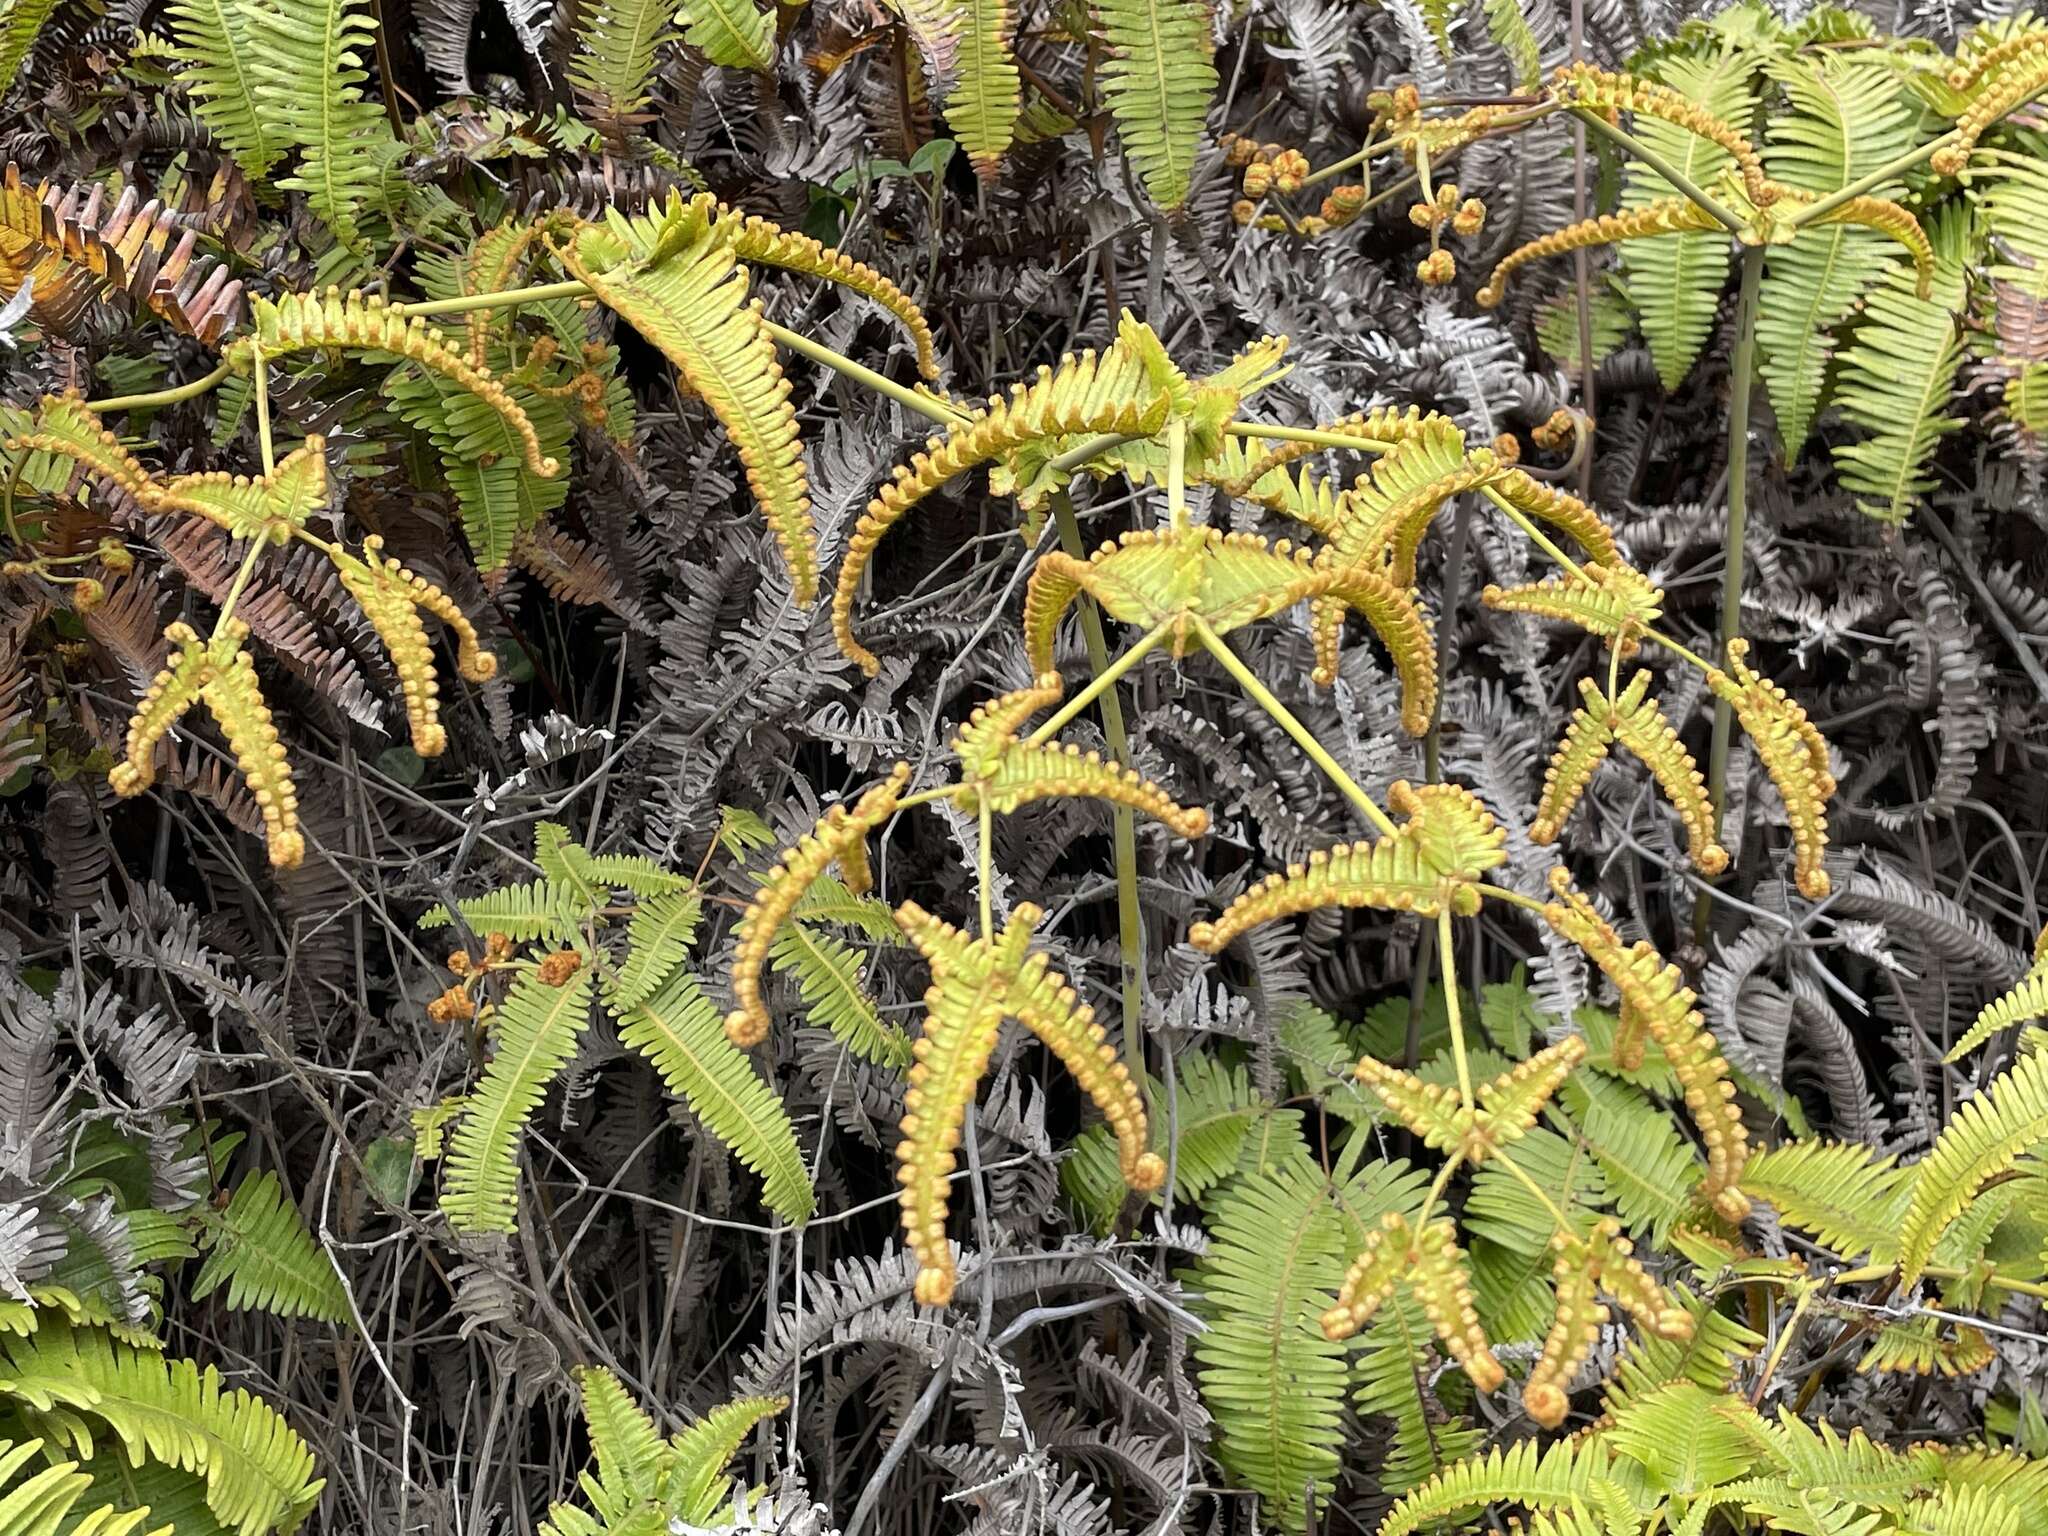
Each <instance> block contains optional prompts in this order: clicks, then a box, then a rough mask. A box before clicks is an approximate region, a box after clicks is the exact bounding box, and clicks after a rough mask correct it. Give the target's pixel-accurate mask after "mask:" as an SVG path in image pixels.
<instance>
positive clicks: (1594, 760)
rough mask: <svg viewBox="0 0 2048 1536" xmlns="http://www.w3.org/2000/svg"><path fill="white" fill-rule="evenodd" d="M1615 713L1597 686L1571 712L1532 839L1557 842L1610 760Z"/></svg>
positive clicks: (1549, 771)
mask: <svg viewBox="0 0 2048 1536" xmlns="http://www.w3.org/2000/svg"><path fill="white" fill-rule="evenodd" d="M1488 590H1489V591H1492V590H1495V589H1493V588H1488ZM1644 675H1647V674H1644ZM1581 683H1582V684H1583V683H1584V680H1583V679H1581ZM1581 691H1582V692H1583V687H1582V690H1581ZM1613 713H1614V712H1613V711H1612V710H1611V709H1609V708H1608V707H1607V699H1606V696H1605V695H1603V694H1602V693H1601V692H1600V690H1599V689H1598V688H1594V689H1593V691H1592V693H1591V694H1590V695H1589V696H1587V698H1586V702H1585V703H1584V704H1582V705H1581V706H1580V707H1579V708H1577V709H1575V710H1573V711H1572V718H1571V721H1570V723H1569V724H1568V725H1566V726H1565V728H1564V735H1563V736H1562V737H1561V738H1559V740H1558V743H1557V750H1556V751H1554V752H1552V753H1551V754H1550V765H1549V766H1548V767H1547V768H1545V769H1544V770H1543V794H1542V797H1541V798H1540V799H1539V800H1538V801H1537V802H1536V819H1535V820H1533V821H1531V822H1530V823H1529V841H1530V842H1532V843H1535V844H1537V845H1539V846H1543V847H1547V846H1549V845H1550V844H1551V843H1554V842H1556V841H1557V838H1558V834H1559V833H1560V832H1562V831H1563V830H1564V824H1565V820H1566V818H1568V817H1569V816H1570V815H1571V813H1572V810H1573V808H1574V807H1575V806H1577V805H1578V803H1579V796H1581V795H1583V794H1584V793H1585V792H1586V786H1587V785H1588V784H1590V783H1592V782H1593V775H1594V774H1595V773H1597V772H1598V771H1599V769H1600V765H1601V764H1602V763H1604V762H1605V761H1607V749H1608V748H1609V747H1610V746H1612V745H1613V744H1614V722H1613V719H1612V716H1613Z"/></svg>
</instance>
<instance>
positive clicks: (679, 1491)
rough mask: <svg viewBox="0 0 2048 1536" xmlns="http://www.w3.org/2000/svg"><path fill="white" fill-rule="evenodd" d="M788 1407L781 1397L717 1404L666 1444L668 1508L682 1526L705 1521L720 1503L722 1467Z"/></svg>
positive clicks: (724, 1484)
mask: <svg viewBox="0 0 2048 1536" xmlns="http://www.w3.org/2000/svg"><path fill="white" fill-rule="evenodd" d="M788 1406H789V1399H788V1398H786V1397H742V1398H737V1399H735V1400H734V1401H732V1402H729V1403H720V1404H719V1405H718V1406H717V1407H716V1408H714V1409H712V1410H711V1411H710V1412H709V1413H707V1414H705V1415H704V1417H703V1418H701V1419H699V1420H698V1421H697V1422H696V1423H694V1424H692V1425H691V1426H690V1427H689V1428H688V1429H686V1430H684V1431H683V1432H682V1433H681V1434H679V1435H675V1436H673V1437H671V1438H670V1440H669V1449H670V1452H671V1454H672V1456H673V1460H672V1461H671V1463H670V1465H669V1467H668V1469H667V1473H668V1478H667V1486H668V1496H667V1503H668V1507H669V1509H670V1510H672V1511H673V1512H674V1516H673V1517H674V1518H676V1519H679V1520H681V1521H683V1522H684V1523H685V1524H686V1525H690V1524H699V1523H701V1522H703V1521H707V1520H710V1519H711V1518H712V1517H713V1516H714V1515H716V1514H717V1513H718V1509H719V1506H720V1505H721V1504H723V1503H724V1502H725V1498H724V1494H725V1491H726V1487H727V1483H728V1479H727V1477H726V1470H725V1469H726V1465H727V1463H729V1462H730V1461H731V1460H732V1459H733V1457H735V1456H737V1455H738V1454H739V1449H740V1446H741V1445H742V1444H744V1443H745V1441H746V1438H747V1436H748V1435H749V1434H750V1433H752V1432H753V1428H754V1426H755V1425H756V1424H758V1423H760V1422H761V1421H762V1420H763V1419H766V1418H771V1417H773V1416H774V1415H775V1414H778V1413H780V1412H782V1410H783V1409H785V1408H787V1407H788Z"/></svg>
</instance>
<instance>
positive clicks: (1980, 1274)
mask: <svg viewBox="0 0 2048 1536" xmlns="http://www.w3.org/2000/svg"><path fill="white" fill-rule="evenodd" d="M1897 1269H1898V1265H1897V1264H1895V1263H1885V1264H1865V1265H1864V1266H1862V1267H1861V1268H1860V1269H1845V1270H1843V1271H1842V1272H1841V1273H1840V1274H1838V1275H1836V1276H1835V1281H1834V1283H1835V1284H1836V1285H1860V1284H1862V1283H1864V1282H1865V1281H1869V1280H1882V1279H1884V1278H1886V1277H1887V1276H1889V1275H1891V1274H1893V1273H1895V1272H1896V1271H1897ZM1920 1273H1921V1274H1922V1275H1924V1276H1926V1277H1927V1278H1928V1279H1929V1280H1962V1279H1972V1280H1975V1279H1981V1280H1982V1281H1983V1282H1984V1283H1985V1284H1986V1285H1988V1286H1991V1287H1992V1288H1994V1289H1996V1290H2001V1291H2011V1292H2012V1293H2013V1294H2015V1295H2018V1296H2038V1297H2041V1298H2043V1299H2044V1300H2048V1284H2043V1283H2042V1282H2041V1281H2038V1280H2021V1279H2019V1278H2018V1277H2016V1276H2013V1275H2002V1274H2000V1273H1999V1272H1998V1271H1997V1270H1990V1271H1978V1270H1974V1269H1972V1270H1961V1269H1948V1268H1945V1267H1944V1266H1942V1265H1939V1264H1929V1265H1928V1266H1927V1267H1926V1268H1924V1269H1922V1270H1921V1271H1920Z"/></svg>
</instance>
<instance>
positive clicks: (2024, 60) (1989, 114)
mask: <svg viewBox="0 0 2048 1536" xmlns="http://www.w3.org/2000/svg"><path fill="white" fill-rule="evenodd" d="M1990 52H1991V53H1997V52H1998V50H1997V49H1992V50H1990ZM1977 83H1978V86H1979V89H1978V92H1977V94H1976V96H1975V97H1973V98H1972V99H1971V101H1970V104H1969V106H1968V107H1967V108H1965V109H1964V111H1963V115H1962V116H1961V117H1959V118H1957V119H1956V134H1957V139H1956V142H1955V143H1954V144H1951V145H1949V146H1947V147H1946V148H1943V149H1940V150H1937V151H1936V152H1935V154H1934V156H1933V157H1932V159H1930V160H1929V162H1928V163H1929V164H1930V165H1931V166H1933V168H1934V169H1935V170H1936V171H1937V172H1939V173H1940V174H1941V175H1943V176H1960V175H1961V174H1962V173H1963V169H1964V167H1966V166H1967V165H1969V163H1970V156H1971V154H1972V153H1973V152H1974V151H1975V150H1976V148H1977V140H1978V139H1980V138H1982V137H1983V136H1984V132H1985V130H1986V129H1988V128H1989V127H1990V126H1991V125H1992V124H1993V123H1995V122H1997V121H1998V120H1999V119H2000V118H2002V117H2004V116H2005V115H2006V114H2007V113H2008V112H2010V111H2012V109H2013V108H2015V107H2017V106H2018V105H2019V104H2020V103H2021V102H2023V101H2025V100H2026V99H2027V98H2028V97H2030V96H2033V95H2035V94H2037V93H2038V92H2039V91H2040V90H2041V88H2042V87H2043V86H2044V85H2048V32H2028V33H2025V34H2022V36H2021V37H2019V38H2014V39H2011V40H2010V47H2009V51H2007V52H2006V53H2005V54H2004V56H2003V57H2001V58H1999V59H1998V60H1997V61H1996V64H1995V67H1994V68H1993V69H1992V71H1991V72H1990V74H1989V79H1988V81H1986V80H1982V79H1980V80H1979V81H1978V82H1977Z"/></svg>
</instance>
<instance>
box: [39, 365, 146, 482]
mask: <svg viewBox="0 0 2048 1536" xmlns="http://www.w3.org/2000/svg"><path fill="white" fill-rule="evenodd" d="M7 448H8V450H9V451H10V452H20V451H21V450H23V449H28V450H31V451H34V452H38V453H54V454H58V455H60V456H62V457H64V458H67V459H73V460H75V461H77V463H78V464H80V465H81V466H83V467H84V469H85V470H86V471H87V473H89V474H92V475H94V476H96V477H98V478H99V479H101V480H108V481H111V482H113V483H114V484H115V485H118V486H120V487H121V489H122V490H124V491H126V492H128V493H129V494H130V495H131V496H134V497H135V498H137V499H138V500H141V499H143V498H145V497H146V496H147V495H148V494H149V492H150V488H151V482H150V478H149V471H148V470H147V469H144V468H143V467H142V464H141V463H140V461H138V460H137V459H136V457H135V455H134V454H132V453H130V452H129V451H128V450H127V449H126V448H124V447H122V446H121V439H120V438H119V437H118V436H116V435H115V434H114V433H113V432H110V431H109V430H107V428H106V427H105V426H104V425H102V424H101V422H100V419H99V417H97V416H95V415H94V414H93V413H92V412H91V411H90V410H88V409H86V405H85V401H84V400H83V399H82V398H81V397H80V396H79V394H78V392H77V391H76V390H72V391H69V392H67V393H65V394H62V395H45V396H43V398H42V400H41V401H40V402H39V403H38V404H37V406H36V417H35V424H34V426H33V427H32V428H31V429H30V430H29V431H26V432H21V433H17V434H16V435H15V436H13V437H11V438H9V439H8V440H7Z"/></svg>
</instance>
